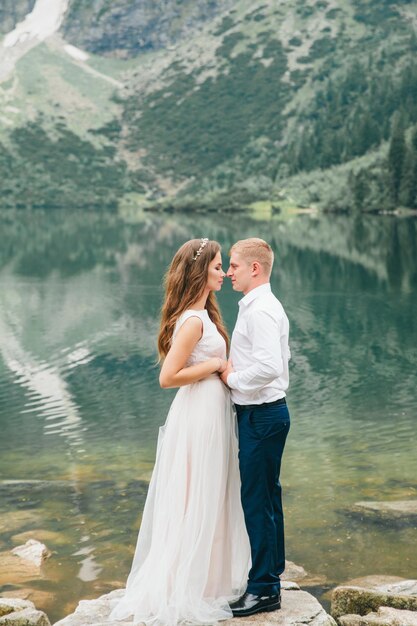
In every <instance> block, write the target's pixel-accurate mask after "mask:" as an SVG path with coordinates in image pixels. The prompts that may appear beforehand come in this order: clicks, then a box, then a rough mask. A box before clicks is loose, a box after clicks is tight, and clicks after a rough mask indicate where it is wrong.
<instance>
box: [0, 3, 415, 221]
mask: <svg viewBox="0 0 417 626" xmlns="http://www.w3.org/2000/svg"><path fill="white" fill-rule="evenodd" d="M48 2H53V0H37V2H36V4H35V5H34V7H33V6H28V9H30V8H33V12H35V11H36V8H37V7H38V10H39V9H40V6H39V5H40V4H41V3H43V4H44V5H45V7H46V5H47V3H48ZM60 2H61V4H62V7H61V9H62V10H61V13H60V14H59V15H60V18H59V20H57V21H56V24H55V26H54V29H55V30H53V32H49V31H48V33H47V34H45V33H44V34H43V35H42V37H43V40H42V41H41V42H39V41H38V39H39V37H37V38H36V37H33V38H32V39H31V36H29V35H27V33H25V36H23V35H22V32H23V31H24V30H25V29H23V31H22V28H21V29H20V31H19V32H20V35H19V37H20V39H19V38H17V39H18V41H17V43H16V44H15V45H14V46H9V48H4V46H3V48H0V79H1V78H3V82H2V83H1V84H0V106H1V112H0V142H1V144H2V148H1V153H0V190H1V191H2V202H3V204H6V205H10V206H37V205H48V206H68V205H69V206H71V205H78V206H80V205H82V206H103V205H113V206H117V205H118V204H120V202H122V203H123V202H129V201H130V202H133V203H134V204H140V205H141V206H170V207H171V206H172V207H174V208H176V207H182V208H190V209H193V208H195V207H198V206H203V207H204V206H205V207H209V208H211V207H215V208H228V207H229V208H238V207H242V206H248V205H251V204H253V203H257V202H259V201H263V202H267V203H270V204H272V205H273V206H276V207H277V208H278V207H283V206H288V205H298V206H311V205H316V206H319V207H322V208H325V209H327V210H334V209H343V210H351V209H353V210H377V209H381V208H382V209H389V208H393V207H395V206H398V205H401V204H402V205H405V206H409V207H411V208H415V207H416V206H417V183H416V182H415V181H417V130H416V129H417V67H416V64H415V54H416V52H417V36H416V29H417V2H413V1H404V0H403V1H402V2H392V1H391V0H380V1H379V2H374V1H372V0H345V1H344V2H343V3H336V1H335V0H281V1H278V0H277V1H275V2H274V1H272V0H270V1H269V2H267V1H265V0H251V1H250V2H249V0H229V1H228V0H217V1H215V0H213V1H209V0H205V1H203V0H197V1H194V2H189V1H184V2H177V1H175V0H165V1H164V2H162V3H158V4H155V3H151V2H149V0H135V1H132V0H114V1H112V2H109V1H108V0H97V1H96V2H94V3H91V2H87V0H69V1H68V0H60ZM27 4H29V3H27ZM15 5H16V6H17V5H22V7H23V11H22V13H21V14H20V16H21V15H22V14H23V13H24V6H25V3H24V2H18V3H15ZM32 5H33V3H32ZM13 6H14V5H13ZM13 6H12V4H11V3H10V6H9V11H8V12H7V11H6V13H7V15H6V13H4V11H5V10H6V8H7V3H6V5H5V9H3V15H4V18H5V19H6V18H7V19H8V20H9V22H8V23H9V25H13V26H15V25H16V22H17V18H16V17H13V15H15V14H14V13H13ZM22 7H21V8H22ZM38 12H39V11H38ZM27 21H28V20H27V19H26V22H27ZM32 21H33V20H32ZM35 21H36V20H35ZM28 23H29V22H28ZM25 28H26V30H28V29H29V30H30V28H32V27H30V28H29V27H25ZM33 28H34V27H33ZM36 28H38V26H37V27H36ZM3 32H5V29H3ZM14 39H16V36H14ZM12 40H13V36H11V35H10V31H9V32H8V34H7V35H6V37H5V39H4V41H9V42H10V41H12ZM28 41H29V42H30V41H32V44H33V45H32V44H30V46H31V47H30V46H29V44H28ZM0 45H1V44H0ZM6 61H7V63H6Z"/></svg>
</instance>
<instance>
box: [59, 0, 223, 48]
mask: <svg viewBox="0 0 417 626" xmlns="http://www.w3.org/2000/svg"><path fill="white" fill-rule="evenodd" d="M232 4H233V0H209V1H207V0H183V1H182V2H178V1H177V0H163V1H161V2H152V0H134V1H133V2H126V0H112V1H111V2H109V0H98V1H96V2H94V3H92V2H91V1H90V0H71V2H70V5H69V10H68V12H67V16H66V19H65V21H64V24H63V27H62V33H63V35H64V37H65V38H66V39H67V40H68V41H69V42H71V43H73V44H75V45H76V46H79V47H81V48H84V49H85V50H88V51H90V52H95V53H97V54H105V55H114V56H119V57H128V56H135V55H137V54H139V53H140V52H143V51H149V50H158V49H160V48H165V47H166V46H169V45H172V44H173V43H175V42H176V41H179V40H181V39H183V38H185V37H187V36H189V35H190V33H192V32H194V31H195V30H196V29H198V28H199V27H200V26H201V25H202V24H204V23H206V22H207V21H210V20H211V19H212V18H213V17H214V16H216V15H217V14H218V13H219V12H221V11H222V10H224V9H225V8H227V7H229V6H231V5H232Z"/></svg>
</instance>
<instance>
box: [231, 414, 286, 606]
mask: <svg viewBox="0 0 417 626" xmlns="http://www.w3.org/2000/svg"><path fill="white" fill-rule="evenodd" d="M236 411H237V420H238V426H239V467H240V476H241V481H242V488H241V498H242V507H243V512H244V515H245V523H246V528H247V531H248V535H249V541H250V545H251V556H252V567H251V570H250V572H249V579H248V587H247V591H248V592H249V593H253V594H255V595H274V594H276V593H279V591H280V574H282V572H283V571H284V569H285V546H284V515H283V511H282V499H281V484H280V482H279V474H280V469H281V458H282V454H283V452H284V446H285V440H286V438H287V435H288V431H289V429H290V414H289V412H288V408H287V405H286V404H285V403H282V404H274V403H267V404H261V405H259V406H256V405H249V406H242V405H236Z"/></svg>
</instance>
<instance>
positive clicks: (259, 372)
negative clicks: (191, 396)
mask: <svg viewBox="0 0 417 626" xmlns="http://www.w3.org/2000/svg"><path fill="white" fill-rule="evenodd" d="M273 261H274V253H273V252H272V249H271V247H270V246H269V245H268V244H267V243H266V242H265V241H263V239H257V238H251V239H243V240H241V241H238V242H237V243H235V244H234V245H233V246H232V248H231V251H230V267H229V270H228V272H227V276H228V277H229V278H230V279H231V280H232V284H233V289H234V290H235V291H241V292H243V294H244V297H243V298H242V299H241V300H240V301H239V315H238V318H237V322H236V326H235V329H234V331H233V336H232V343H231V349H230V360H229V363H228V367H227V369H226V370H225V371H224V372H223V374H222V380H223V382H224V383H225V384H227V385H228V386H229V387H230V389H231V394H232V400H233V402H234V403H235V406H236V411H237V419H238V426H239V466H240V474H241V482H242V487H241V498H242V506H243V511H244V514H245V522H246V528H247V531H248V535H249V540H250V544H251V556H252V567H251V570H250V572H249V580H248V586H247V589H246V592H245V593H244V594H243V596H241V597H240V598H239V599H238V600H236V601H235V602H232V603H231V605H230V607H231V609H232V612H233V616H234V617H243V616H247V615H253V614H254V613H260V612H263V611H275V610H277V609H279V608H281V594H280V574H282V572H283V571H284V569H285V552H284V519H283V511H282V501H281V485H280V482H279V474H280V468H281V457H282V453H283V451H284V446H285V440H286V438H287V434H288V431H289V428H290V416H289V412H288V409H287V404H286V400H285V391H286V389H287V387H288V360H289V358H290V350H289V347H288V332H289V324H288V318H287V316H286V314H285V311H284V309H283V307H282V305H281V303H280V302H279V300H277V298H276V297H275V296H274V295H273V293H272V292H271V286H270V284H269V277H270V275H271V270H272V264H273Z"/></svg>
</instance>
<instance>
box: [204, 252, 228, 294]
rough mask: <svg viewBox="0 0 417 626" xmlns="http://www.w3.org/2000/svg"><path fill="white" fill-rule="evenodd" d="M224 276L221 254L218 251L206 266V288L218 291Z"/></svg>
mask: <svg viewBox="0 0 417 626" xmlns="http://www.w3.org/2000/svg"><path fill="white" fill-rule="evenodd" d="M225 276H226V274H225V273H224V272H223V269H222V255H221V254H220V252H217V254H216V256H215V257H214V259H213V260H212V261H211V262H210V264H209V266H208V273H207V289H209V290H210V291H220V289H221V288H222V285H223V279H224V277H225Z"/></svg>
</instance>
